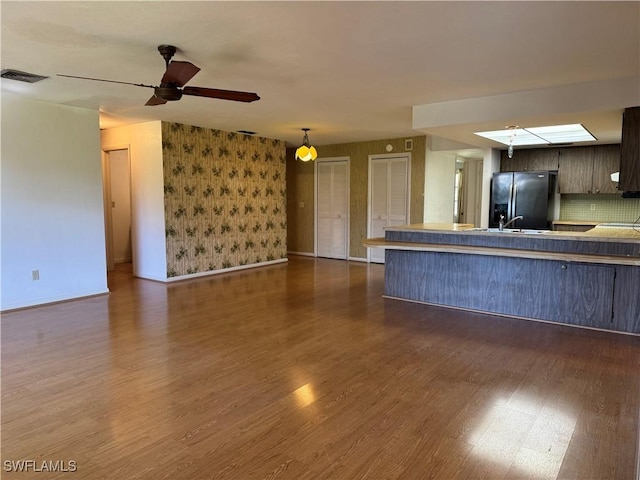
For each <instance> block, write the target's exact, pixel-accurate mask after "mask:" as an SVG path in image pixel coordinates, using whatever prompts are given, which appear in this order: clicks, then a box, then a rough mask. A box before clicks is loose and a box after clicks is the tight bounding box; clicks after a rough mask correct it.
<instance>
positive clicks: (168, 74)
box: [58, 45, 260, 106]
mask: <svg viewBox="0 0 640 480" xmlns="http://www.w3.org/2000/svg"><path fill="white" fill-rule="evenodd" d="M158 51H159V52H160V55H162V57H163V58H164V61H165V63H166V66H167V67H166V71H165V73H164V75H163V76H162V79H161V80H160V86H154V85H145V84H143V83H130V82H119V81H117V80H104V79H101V78H90V77H78V76H75V75H62V74H58V76H59V77H68V78H79V79H82V80H95V81H98V82H109V83H121V84H124V85H134V86H136V87H145V88H153V96H152V97H151V98H150V99H149V100H148V101H147V103H145V105H147V106H154V105H163V104H165V103H167V102H172V101H175V100H180V99H181V98H182V95H193V96H196V97H207V98H219V99H222V100H233V101H236V102H254V101H256V100H260V97H259V96H258V95H257V94H255V93H251V92H238V91H236V90H219V89H217V88H204V87H185V86H184V85H185V84H186V83H187V82H188V81H189V80H191V79H192V78H193V77H194V75H195V74H196V73H198V72H199V71H200V68H199V67H196V66H195V65H194V64H193V63H191V62H179V61H171V58H172V57H173V55H174V54H175V53H176V47H174V46H173V45H160V46H158Z"/></svg>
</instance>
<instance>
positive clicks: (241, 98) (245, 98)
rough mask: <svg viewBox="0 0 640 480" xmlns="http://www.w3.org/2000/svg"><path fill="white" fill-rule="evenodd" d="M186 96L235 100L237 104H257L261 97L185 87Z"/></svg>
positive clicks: (253, 94) (233, 91)
mask: <svg viewBox="0 0 640 480" xmlns="http://www.w3.org/2000/svg"><path fill="white" fill-rule="evenodd" d="M182 93H183V94H184V95H195V96H196V97H208V98H220V99H222V100H234V101H236V102H255V101H256V100H260V97H259V96H258V95H257V94H255V93H251V92H237V91H235V90H219V89H217V88H203V87H184V88H183V89H182Z"/></svg>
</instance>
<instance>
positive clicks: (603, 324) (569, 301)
mask: <svg viewBox="0 0 640 480" xmlns="http://www.w3.org/2000/svg"><path fill="white" fill-rule="evenodd" d="M553 264H554V266H555V268H556V269H559V275H558V276H557V278H558V279H559V281H558V285H557V289H558V298H559V307H558V317H557V320H556V321H559V322H563V323H571V324H573V325H583V326H585V327H600V328H611V322H612V319H613V290H614V286H615V284H614V277H615V273H616V269H615V267H614V266H612V265H586V264H579V263H562V262H553ZM556 273H557V272H556Z"/></svg>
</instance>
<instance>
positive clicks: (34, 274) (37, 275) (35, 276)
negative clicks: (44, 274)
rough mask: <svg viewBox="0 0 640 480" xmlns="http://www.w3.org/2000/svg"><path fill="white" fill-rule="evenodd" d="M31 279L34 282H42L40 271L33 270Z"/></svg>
mask: <svg viewBox="0 0 640 480" xmlns="http://www.w3.org/2000/svg"><path fill="white" fill-rule="evenodd" d="M31 279H32V280H40V270H32V271H31Z"/></svg>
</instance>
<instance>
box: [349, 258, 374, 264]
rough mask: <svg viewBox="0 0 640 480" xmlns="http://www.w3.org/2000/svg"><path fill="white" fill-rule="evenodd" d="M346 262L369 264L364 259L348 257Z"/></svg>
mask: <svg viewBox="0 0 640 480" xmlns="http://www.w3.org/2000/svg"><path fill="white" fill-rule="evenodd" d="M347 260H349V261H350V262H364V263H368V262H369V261H368V260H367V259H366V258H364V257H349V258H348V259H347Z"/></svg>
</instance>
